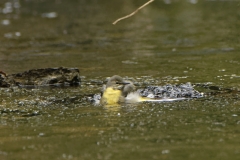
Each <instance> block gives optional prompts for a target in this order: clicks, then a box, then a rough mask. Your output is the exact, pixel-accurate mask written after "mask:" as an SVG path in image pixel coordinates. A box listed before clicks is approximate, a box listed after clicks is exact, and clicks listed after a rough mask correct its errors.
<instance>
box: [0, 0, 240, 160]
mask: <svg viewBox="0 0 240 160" xmlns="http://www.w3.org/2000/svg"><path fill="white" fill-rule="evenodd" d="M145 2H146V1H143V0H141V1H120V0H115V1H112V2H110V1H106V0H103V1H101V2H99V1H97V0H90V1H84V0H74V1H71V2H70V1H66V0H56V1H47V0H41V1H33V0H28V1H18V0H4V1H1V2H0V8H1V9H0V64H1V65H0V67H1V68H0V70H2V71H5V72H6V73H8V74H11V73H18V72H23V71H26V70H29V69H34V68H47V67H59V66H65V67H77V68H79V69H80V72H81V73H80V74H81V76H82V85H81V86H80V87H70V88H33V89H24V88H23V89H22V88H17V87H13V88H10V89H0V128H1V132H0V137H1V138H0V159H116V160H117V159H119V160H120V159H218V160H219V159H238V158H239V157H240V147H239V142H240V141H239V139H240V135H239V134H240V130H239V125H240V119H239V116H240V101H239V88H240V85H239V78H240V72H239V64H240V55H239V51H240V45H239V44H240V43H239V42H240V39H239V37H240V32H239V28H240V21H239V20H240V9H239V7H240V2H238V1H155V2H153V3H151V5H149V6H147V7H146V8H144V9H143V10H142V11H140V12H138V14H136V15H135V16H133V17H131V18H129V19H126V20H124V21H121V22H119V23H118V24H117V25H112V24H111V23H112V22H113V21H114V20H116V19H117V18H119V17H121V16H124V15H126V14H129V13H131V12H132V11H134V10H135V9H136V8H137V7H138V6H140V5H142V4H143V3H145ZM169 2H171V3H170V4H168V3H169ZM190 2H191V3H190ZM196 2H197V3H196ZM114 74H118V75H120V76H122V77H124V78H126V79H131V80H133V81H134V82H135V83H136V84H138V85H137V87H138V88H142V87H145V86H148V85H165V84H167V83H170V84H180V83H186V82H191V83H192V84H195V85H198V87H196V89H198V90H200V91H202V92H205V95H206V97H204V98H200V99H191V100H184V101H177V102H165V103H141V104H134V105H126V104H122V105H121V106H119V107H110V108H106V107H104V106H94V105H93V104H91V103H89V102H88V101H87V100H86V97H87V95H91V94H94V93H99V92H100V90H101V87H102V84H103V82H104V80H105V78H106V77H109V76H112V75H114ZM203 84H209V85H212V86H217V87H215V88H222V91H219V90H218V91H216V90H215V91H214V90H210V89H205V88H203V87H201V86H203ZM213 88H214V87H213ZM212 92H217V93H216V94H212Z"/></svg>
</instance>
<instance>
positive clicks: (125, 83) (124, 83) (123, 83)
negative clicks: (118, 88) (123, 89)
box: [116, 82, 130, 85]
mask: <svg viewBox="0 0 240 160" xmlns="http://www.w3.org/2000/svg"><path fill="white" fill-rule="evenodd" d="M116 84H121V85H127V84H130V83H129V82H116Z"/></svg>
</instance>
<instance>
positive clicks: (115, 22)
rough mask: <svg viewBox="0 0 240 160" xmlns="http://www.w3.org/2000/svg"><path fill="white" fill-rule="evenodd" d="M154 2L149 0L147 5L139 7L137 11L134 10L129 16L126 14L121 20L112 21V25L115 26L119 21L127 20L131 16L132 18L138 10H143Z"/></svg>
mask: <svg viewBox="0 0 240 160" xmlns="http://www.w3.org/2000/svg"><path fill="white" fill-rule="evenodd" d="M153 1H154V0H149V1H148V2H147V3H145V4H144V5H142V6H140V7H139V8H138V9H136V10H135V11H134V12H132V13H131V14H128V15H126V16H124V17H122V18H118V19H117V20H116V21H114V22H113V23H112V24H114V25H115V24H117V23H118V22H119V21H121V20H123V19H126V18H129V17H131V16H133V15H134V14H136V13H137V12H138V11H139V10H140V9H142V8H144V7H145V6H147V5H148V4H150V3H152V2H153Z"/></svg>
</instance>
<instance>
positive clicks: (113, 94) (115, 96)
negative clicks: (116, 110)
mask: <svg viewBox="0 0 240 160" xmlns="http://www.w3.org/2000/svg"><path fill="white" fill-rule="evenodd" d="M121 96H122V92H121V90H118V89H113V88H111V87H108V88H107V89H106V90H105V91H104V93H103V96H102V102H103V103H105V104H108V105H116V104H117V103H118V102H119V100H120V98H121Z"/></svg>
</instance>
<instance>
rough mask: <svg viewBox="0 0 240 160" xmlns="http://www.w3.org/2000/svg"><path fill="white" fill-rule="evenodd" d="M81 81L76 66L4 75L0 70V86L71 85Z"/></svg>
mask: <svg viewBox="0 0 240 160" xmlns="http://www.w3.org/2000/svg"><path fill="white" fill-rule="evenodd" d="M80 82H81V79H80V73H79V69H77V68H64V67H59V68H43V69H32V70H29V71H25V72H22V73H17V74H11V75H6V74H3V73H1V72H0V87H10V86H51V85H53V86H54V85H55V86H69V85H70V86H71V85H79V84H80Z"/></svg>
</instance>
